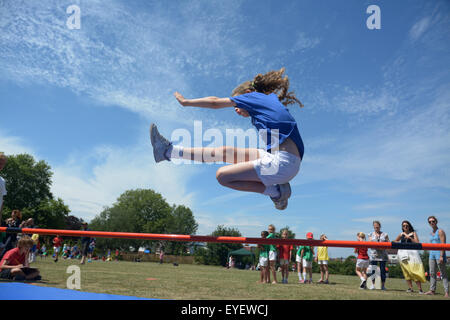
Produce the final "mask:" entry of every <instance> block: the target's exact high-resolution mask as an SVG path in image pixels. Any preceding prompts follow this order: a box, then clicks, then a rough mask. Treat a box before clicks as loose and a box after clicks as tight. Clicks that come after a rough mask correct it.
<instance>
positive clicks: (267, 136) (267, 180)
mask: <svg viewBox="0 0 450 320" xmlns="http://www.w3.org/2000/svg"><path fill="white" fill-rule="evenodd" d="M284 72H285V69H284V68H282V69H280V70H276V71H270V72H268V73H266V74H264V75H262V74H258V75H256V76H255V77H254V78H253V79H252V80H251V81H246V82H244V83H242V84H241V85H239V86H238V87H237V88H235V89H234V90H233V92H232V93H231V95H232V96H231V97H228V98H218V97H203V98H199V99H186V98H184V97H183V96H182V95H181V94H180V93H178V92H175V94H174V95H175V98H176V99H177V100H178V102H179V103H180V104H181V105H182V106H183V107H189V106H190V107H199V108H208V109H214V110H216V109H221V108H233V109H234V111H235V112H236V113H237V114H238V115H240V116H242V117H246V118H247V117H250V118H251V120H252V124H253V125H254V126H255V127H256V129H257V130H258V132H259V134H260V137H261V139H262V140H263V141H264V142H265V146H264V149H257V148H255V147H253V148H239V147H234V146H220V147H215V148H203V147H198V148H185V147H183V146H180V145H173V144H172V142H170V141H169V140H167V139H166V138H164V137H163V136H162V135H161V134H160V133H159V132H158V129H157V128H156V125H155V124H152V125H151V127H150V138H151V142H152V146H153V155H154V158H155V162H160V161H163V160H168V161H170V160H172V159H186V160H194V161H199V162H203V163H205V162H222V161H223V162H226V163H230V165H227V166H223V167H221V168H219V170H217V172H216V178H217V180H218V182H219V183H220V184H221V185H223V186H225V187H228V188H231V189H234V190H239V191H246V192H256V193H260V194H263V195H265V196H268V197H270V198H271V199H272V201H273V202H274V204H275V208H277V209H278V210H284V209H286V208H287V205H288V199H289V197H290V196H291V187H290V184H289V181H290V180H292V179H293V178H294V177H295V176H296V175H297V173H298V172H299V170H300V164H301V161H302V159H303V153H304V146H303V141H302V138H301V136H300V132H299V130H298V125H297V122H296V121H295V119H294V117H293V116H292V115H291V114H290V113H289V111H288V109H287V106H288V105H289V104H298V105H300V107H302V106H303V105H302V104H301V102H300V101H299V100H298V99H297V98H296V97H295V95H294V93H293V92H292V91H289V79H288V77H287V76H284Z"/></svg>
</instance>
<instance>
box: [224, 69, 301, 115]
mask: <svg viewBox="0 0 450 320" xmlns="http://www.w3.org/2000/svg"><path fill="white" fill-rule="evenodd" d="M284 72H285V68H284V67H283V68H281V69H280V70H273V71H269V72H267V73H266V74H264V75H262V74H258V75H257V76H255V77H254V78H253V80H252V81H245V82H243V83H241V84H240V85H239V86H238V87H236V88H235V89H234V90H233V92H232V93H231V95H232V96H237V95H241V94H244V93H247V92H249V91H250V92H254V91H256V92H261V93H265V94H270V93H275V94H276V95H277V96H278V99H279V100H280V102H281V103H282V104H283V105H284V106H286V107H287V106H288V105H290V104H298V105H299V106H300V108H303V104H302V103H301V102H300V100H298V99H297V97H296V96H295V94H294V92H292V91H291V92H289V78H288V76H283V75H284Z"/></svg>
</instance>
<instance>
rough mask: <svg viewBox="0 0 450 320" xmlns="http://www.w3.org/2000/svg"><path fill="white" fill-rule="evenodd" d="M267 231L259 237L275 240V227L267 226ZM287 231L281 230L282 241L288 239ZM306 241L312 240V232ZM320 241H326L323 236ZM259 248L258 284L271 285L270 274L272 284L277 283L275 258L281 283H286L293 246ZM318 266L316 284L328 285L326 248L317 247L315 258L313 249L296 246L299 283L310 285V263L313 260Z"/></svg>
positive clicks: (269, 245)
mask: <svg viewBox="0 0 450 320" xmlns="http://www.w3.org/2000/svg"><path fill="white" fill-rule="evenodd" d="M267 229H268V230H267V231H262V232H261V237H262V238H265V239H270V238H275V226H274V225H272V224H271V225H269V227H268V228H267ZM288 235H289V233H288V230H283V232H282V233H281V238H282V239H287V238H288ZM306 238H307V239H308V240H313V239H314V235H313V234H312V232H308V233H307V234H306ZM320 240H327V238H326V236H325V235H321V237H320ZM258 247H259V250H260V251H259V266H260V273H261V275H260V281H259V282H260V283H271V280H270V277H271V274H272V277H273V280H272V283H277V273H276V262H277V257H278V261H279V264H280V269H281V276H282V280H281V283H288V278H289V266H290V263H291V259H292V253H293V251H294V246H293V245H289V244H284V245H274V244H268V245H264V244H261V245H259V246H258ZM314 258H315V260H316V262H317V263H318V264H319V266H320V280H319V281H318V283H325V284H328V274H329V273H328V260H329V257H328V248H327V247H318V248H317V256H316V257H315V256H314V247H312V246H298V247H297V251H296V254H295V261H296V264H297V274H298V281H299V283H312V262H313V260H314Z"/></svg>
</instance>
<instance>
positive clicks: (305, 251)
mask: <svg viewBox="0 0 450 320" xmlns="http://www.w3.org/2000/svg"><path fill="white" fill-rule="evenodd" d="M306 239H308V240H313V239H314V236H313V234H312V232H308V233H307V234H306ZM300 258H301V259H302V261H303V279H304V280H303V283H312V282H313V281H312V262H313V260H314V248H313V247H310V246H301V247H300ZM306 274H308V276H309V280H306Z"/></svg>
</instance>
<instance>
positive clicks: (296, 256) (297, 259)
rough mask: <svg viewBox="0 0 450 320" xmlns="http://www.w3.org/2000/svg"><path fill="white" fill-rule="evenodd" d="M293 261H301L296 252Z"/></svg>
mask: <svg viewBox="0 0 450 320" xmlns="http://www.w3.org/2000/svg"><path fill="white" fill-rule="evenodd" d="M295 261H296V262H302V258H300V256H299V255H298V254H296V255H295Z"/></svg>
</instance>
